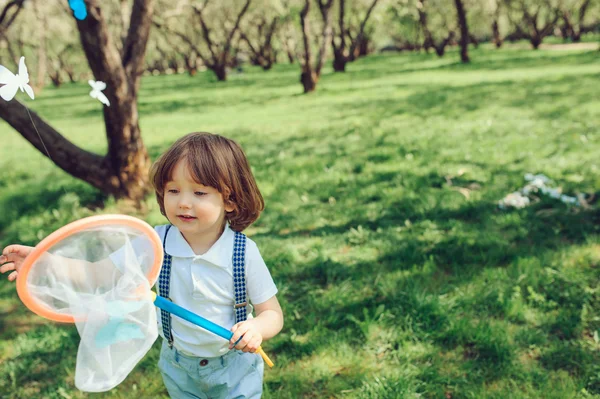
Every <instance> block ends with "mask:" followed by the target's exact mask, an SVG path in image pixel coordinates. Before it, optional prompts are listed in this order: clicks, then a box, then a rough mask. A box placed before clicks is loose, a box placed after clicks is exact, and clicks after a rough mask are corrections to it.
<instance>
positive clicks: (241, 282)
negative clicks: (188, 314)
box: [158, 225, 248, 346]
mask: <svg viewBox="0 0 600 399" xmlns="http://www.w3.org/2000/svg"><path fill="white" fill-rule="evenodd" d="M170 228H171V225H168V226H167V230H166V231H165V237H164V239H163V251H164V258H163V264H162V268H161V269H160V275H159V277H158V293H159V295H160V296H162V297H164V298H167V299H170V298H169V287H170V285H171V262H172V257H171V255H169V254H168V253H167V251H166V249H165V246H166V242H167V234H168V233H169V229H170ZM245 266H246V236H245V235H244V234H242V233H239V232H237V231H236V232H235V239H234V243H233V287H234V294H235V305H234V309H235V322H236V323H239V322H241V321H245V320H246V319H247V317H248V315H247V313H246V306H248V302H247V301H246V267H245ZM160 318H161V322H162V329H163V335H164V337H165V339H166V340H167V342H168V343H169V346H173V336H172V335H171V313H169V312H167V311H165V310H162V309H161V310H160Z"/></svg>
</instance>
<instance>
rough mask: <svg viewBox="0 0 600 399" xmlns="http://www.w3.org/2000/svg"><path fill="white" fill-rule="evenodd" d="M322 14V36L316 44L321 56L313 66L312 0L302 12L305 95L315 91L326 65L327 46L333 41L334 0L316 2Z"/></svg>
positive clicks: (308, 0)
mask: <svg viewBox="0 0 600 399" xmlns="http://www.w3.org/2000/svg"><path fill="white" fill-rule="evenodd" d="M316 2H317V5H318V6H319V11H320V14H321V22H322V25H321V34H320V35H319V36H317V40H316V42H317V43H318V44H319V54H318V55H317V60H316V64H315V65H313V62H314V60H313V55H312V50H311V43H310V42H311V40H313V34H312V32H311V28H310V22H309V18H308V16H309V12H310V4H311V0H305V2H304V7H303V8H302V10H301V11H300V26H301V27H302V39H303V44H304V54H303V56H302V57H301V58H300V63H301V66H302V73H301V74H300V83H302V87H303V88H304V93H309V92H311V91H314V90H315V88H316V87H317V82H318V81H319V78H320V76H321V70H322V69H323V64H324V63H325V53H326V51H327V44H329V43H330V40H331V17H330V11H331V6H332V5H333V0H316Z"/></svg>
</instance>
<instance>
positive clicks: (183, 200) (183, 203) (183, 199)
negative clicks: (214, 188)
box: [177, 194, 191, 208]
mask: <svg viewBox="0 0 600 399" xmlns="http://www.w3.org/2000/svg"><path fill="white" fill-rule="evenodd" d="M177 205H178V206H179V207H180V208H190V207H191V201H190V198H189V196H188V195H185V194H184V195H182V196H180V197H179V203H178V204H177Z"/></svg>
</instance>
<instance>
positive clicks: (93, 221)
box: [17, 215, 163, 323]
mask: <svg viewBox="0 0 600 399" xmlns="http://www.w3.org/2000/svg"><path fill="white" fill-rule="evenodd" d="M107 224H111V225H114V224H120V225H125V226H127V227H132V228H134V229H137V230H139V231H141V232H142V233H144V234H145V235H146V236H147V238H149V239H150V242H151V243H152V249H153V252H154V264H153V265H152V268H151V269H150V270H149V271H148V273H147V275H146V277H147V278H148V282H149V283H150V286H153V285H154V283H155V282H156V279H157V278H158V274H159V272H160V267H161V265H162V260H163V250H162V242H161V240H160V237H159V236H158V234H157V233H156V231H155V230H154V228H152V226H150V225H149V224H148V223H146V222H144V221H143V220H140V219H138V218H135V217H133V216H127V215H96V216H90V217H87V218H83V219H79V220H76V221H74V222H72V223H69V224H67V225H66V226H63V227H61V228H60V229H58V230H56V231H55V232H53V233H52V234H50V235H49V236H48V237H46V238H44V239H43V240H42V241H40V243H39V244H38V245H36V246H35V248H34V249H33V251H31V253H30V254H29V255H28V256H27V257H26V258H25V260H24V261H23V266H22V268H21V271H19V274H18V275H17V293H18V294H19V298H20V299H21V301H22V302H23V303H24V304H25V306H27V307H28V308H29V310H31V311H32V312H34V313H35V314H37V315H39V316H42V317H45V318H47V319H50V320H54V321H58V322H61V323H75V322H76V321H79V320H76V319H75V318H74V317H73V316H72V315H69V314H64V313H57V312H55V311H53V310H52V309H50V308H48V307H47V306H45V305H43V304H42V303H40V302H38V301H37V300H36V299H35V298H34V297H33V296H32V295H31V294H30V293H29V290H28V289H27V277H28V275H29V271H30V270H31V267H32V266H33V264H34V263H35V262H36V261H37V260H39V258H40V257H41V256H42V255H43V254H44V253H45V252H47V251H48V250H49V249H50V248H51V247H53V246H54V245H56V243H58V242H60V241H62V240H64V239H65V238H67V237H70V236H72V235H74V234H76V233H78V232H80V231H83V230H86V229H89V228H93V227H99V226H104V225H107Z"/></svg>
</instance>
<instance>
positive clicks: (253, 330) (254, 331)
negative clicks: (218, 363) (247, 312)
mask: <svg viewBox="0 0 600 399" xmlns="http://www.w3.org/2000/svg"><path fill="white" fill-rule="evenodd" d="M255 321H256V319H251V320H246V321H242V322H241V323H237V324H235V325H234V326H233V327H231V332H232V333H233V337H231V340H230V341H229V349H233V344H235V343H236V341H237V340H238V339H240V337H241V336H243V338H242V339H241V340H240V342H238V344H237V345H236V346H235V348H236V349H239V350H241V351H243V352H252V353H254V352H256V350H257V349H258V348H259V347H260V344H262V340H263V338H262V334H261V333H260V331H258V328H257V327H256V323H255Z"/></svg>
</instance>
